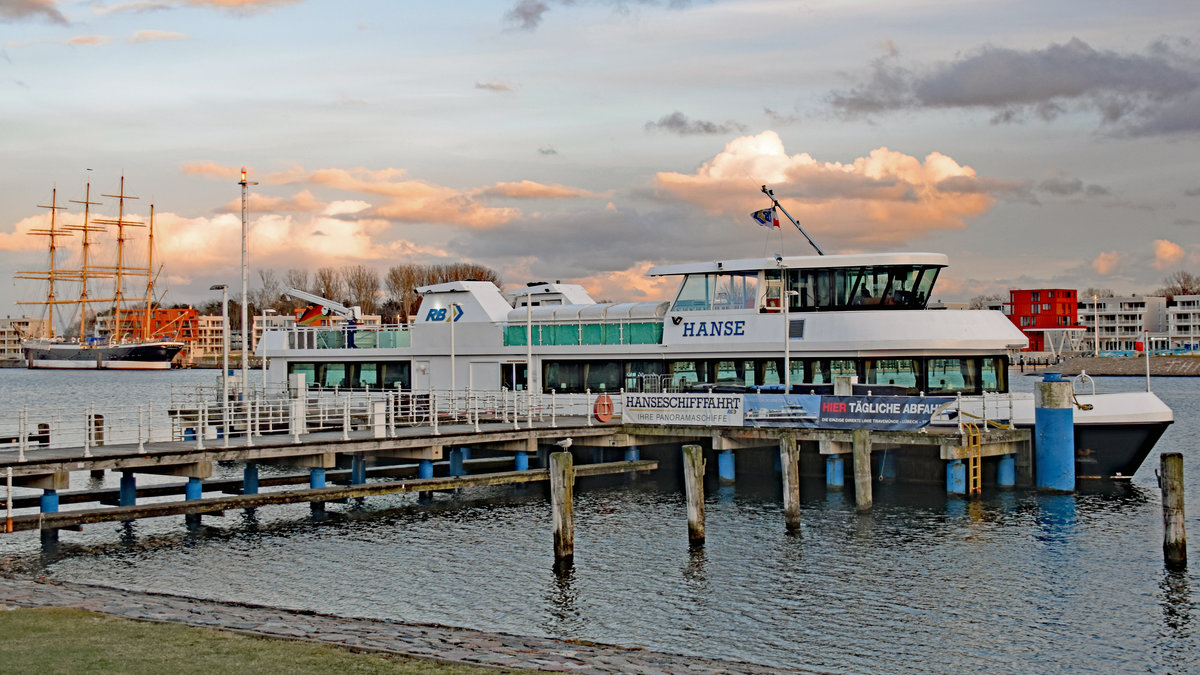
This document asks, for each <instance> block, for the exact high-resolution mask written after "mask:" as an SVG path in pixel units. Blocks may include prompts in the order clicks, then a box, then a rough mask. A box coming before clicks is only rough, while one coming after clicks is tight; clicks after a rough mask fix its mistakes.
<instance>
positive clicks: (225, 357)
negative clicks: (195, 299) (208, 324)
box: [208, 284, 229, 444]
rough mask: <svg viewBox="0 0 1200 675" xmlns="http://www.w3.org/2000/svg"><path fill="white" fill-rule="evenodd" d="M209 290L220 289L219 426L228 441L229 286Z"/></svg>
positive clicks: (215, 285)
mask: <svg viewBox="0 0 1200 675" xmlns="http://www.w3.org/2000/svg"><path fill="white" fill-rule="evenodd" d="M208 290H210V291H221V427H222V430H223V433H224V436H225V443H226V444H228V443H229V420H228V419H227V417H228V413H227V412H226V411H227V410H228V409H229V286H228V285H226V284H214V285H212V286H209V287H208Z"/></svg>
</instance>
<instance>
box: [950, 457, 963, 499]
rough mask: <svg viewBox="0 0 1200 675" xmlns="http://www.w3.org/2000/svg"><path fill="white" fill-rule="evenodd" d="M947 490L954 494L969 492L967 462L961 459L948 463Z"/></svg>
mask: <svg viewBox="0 0 1200 675" xmlns="http://www.w3.org/2000/svg"><path fill="white" fill-rule="evenodd" d="M946 492H949V493H950V494H952V495H965V494H967V464H966V462H964V461H962V460H961V459H955V460H952V461H950V462H947V463H946Z"/></svg>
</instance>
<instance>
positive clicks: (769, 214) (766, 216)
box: [750, 206, 779, 230]
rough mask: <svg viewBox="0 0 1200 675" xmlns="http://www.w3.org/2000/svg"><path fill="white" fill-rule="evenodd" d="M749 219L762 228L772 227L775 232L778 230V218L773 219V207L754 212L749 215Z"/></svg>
mask: <svg viewBox="0 0 1200 675" xmlns="http://www.w3.org/2000/svg"><path fill="white" fill-rule="evenodd" d="M750 217H751V218H753V219H754V222H756V223H758V224H759V225H762V226H763V227H773V228H775V229H776V230H778V229H779V218H776V217H775V207H774V206H772V207H771V208H769V209H763V210H761V211H755V212H754V213H751V214H750Z"/></svg>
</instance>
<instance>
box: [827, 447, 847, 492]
mask: <svg viewBox="0 0 1200 675" xmlns="http://www.w3.org/2000/svg"><path fill="white" fill-rule="evenodd" d="M825 487H828V488H834V489H837V490H840V489H842V488H844V487H846V462H845V460H843V459H842V456H841V455H829V456H828V457H826V458H825Z"/></svg>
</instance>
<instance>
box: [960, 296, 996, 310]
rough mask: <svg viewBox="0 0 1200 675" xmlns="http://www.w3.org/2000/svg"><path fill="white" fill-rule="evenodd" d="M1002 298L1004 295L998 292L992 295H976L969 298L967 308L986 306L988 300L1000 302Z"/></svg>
mask: <svg viewBox="0 0 1200 675" xmlns="http://www.w3.org/2000/svg"><path fill="white" fill-rule="evenodd" d="M1002 300H1004V297H1003V296H1001V295H1000V294H998V293H993V294H992V295H977V296H975V297H973V298H971V301H970V303H968V304H967V308H968V309H983V308H984V307H987V306H988V303H990V302H1000V301H1002Z"/></svg>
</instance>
